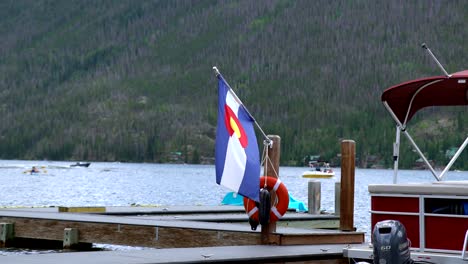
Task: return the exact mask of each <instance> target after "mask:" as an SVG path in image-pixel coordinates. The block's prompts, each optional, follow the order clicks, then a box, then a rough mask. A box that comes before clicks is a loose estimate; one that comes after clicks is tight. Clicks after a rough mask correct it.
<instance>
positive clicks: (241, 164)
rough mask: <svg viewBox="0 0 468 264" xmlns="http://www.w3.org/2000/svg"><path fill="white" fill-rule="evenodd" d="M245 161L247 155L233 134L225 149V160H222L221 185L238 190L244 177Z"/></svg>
mask: <svg viewBox="0 0 468 264" xmlns="http://www.w3.org/2000/svg"><path fill="white" fill-rule="evenodd" d="M246 163H247V155H246V154H245V151H244V149H243V148H242V146H241V144H240V142H239V139H237V137H236V135H235V134H233V135H232V136H231V137H230V138H229V142H228V147H227V150H226V160H225V162H224V170H223V176H222V178H221V185H223V186H226V187H227V188H229V189H231V190H233V191H235V192H238V191H239V188H240V185H241V183H242V180H243V179H244V173H245V164H246Z"/></svg>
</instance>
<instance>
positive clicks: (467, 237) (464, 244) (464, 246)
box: [461, 230, 468, 260]
mask: <svg viewBox="0 0 468 264" xmlns="http://www.w3.org/2000/svg"><path fill="white" fill-rule="evenodd" d="M467 242H468V230H466V233H465V240H464V241H463V248H462V254H461V258H462V260H468V259H467V258H466V254H465V253H466V244H467Z"/></svg>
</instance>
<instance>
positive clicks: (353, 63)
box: [0, 0, 468, 166]
mask: <svg viewBox="0 0 468 264" xmlns="http://www.w3.org/2000/svg"><path fill="white" fill-rule="evenodd" d="M0 10H1V11H0V39H1V42H2V45H0V72H1V75H0V99H1V102H2V104H1V107H0V111H1V112H0V113H1V116H2V118H3V122H1V123H0V135H1V138H0V158H24V159H60V160H64V159H80V160H83V159H85V160H122V161H157V162H167V161H170V160H171V159H174V158H177V159H179V160H181V161H185V162H199V161H200V158H204V157H208V158H209V157H212V156H213V153H214V143H213V142H214V138H215V125H216V115H217V105H216V104H217V102H216V81H215V77H214V75H213V73H212V71H211V68H212V66H214V65H216V66H218V68H219V69H220V70H221V72H222V73H223V75H224V77H225V78H226V80H227V81H228V82H229V83H230V85H231V86H232V87H233V88H234V89H235V91H236V93H237V94H238V95H239V97H240V98H241V99H242V101H243V102H244V103H245V104H246V105H247V107H248V108H249V110H250V112H252V114H253V115H254V116H255V118H256V119H257V121H258V122H259V123H260V124H261V125H262V127H263V129H264V130H265V131H266V132H267V133H269V134H278V135H280V136H281V137H282V142H283V146H282V163H283V164H287V163H288V164H296V163H299V162H300V161H301V160H302V158H303V157H304V156H305V155H308V154H321V155H322V156H323V157H324V158H325V159H331V158H333V157H335V156H336V153H338V152H339V140H340V139H342V138H350V139H354V140H356V142H357V154H358V157H359V158H360V160H361V161H362V162H363V161H364V160H366V157H367V156H374V155H377V156H379V157H390V156H391V142H392V140H393V136H394V127H393V124H392V122H391V119H390V117H389V116H388V114H386V113H385V112H384V110H383V107H382V106H381V103H380V94H381V92H382V91H383V90H384V89H385V88H387V87H389V86H391V85H394V84H397V83H400V82H402V81H406V80H409V79H414V78H419V77H422V76H428V75H434V74H436V75H439V74H440V72H439V70H438V68H437V67H436V66H435V65H434V63H433V62H432V61H431V60H430V58H429V57H428V56H427V54H425V53H424V51H423V50H422V49H420V47H419V46H420V44H421V42H426V43H427V44H428V45H429V47H430V48H431V49H433V51H434V52H435V53H436V55H437V56H439V58H440V59H441V62H442V63H443V64H444V65H445V66H446V68H447V69H448V71H449V72H455V71H459V70H462V69H464V68H466V54H467V51H466V45H465V43H466V40H467V39H468V36H467V35H468V33H467V32H466V30H463V28H464V27H465V25H466V24H467V21H468V17H466V15H465V14H467V13H468V4H467V3H466V2H465V1H447V2H440V1H412V2H406V1H401V2H400V1H390V2H387V1H351V2H347V1H343V2H329V1H305V0H304V1H280V0H278V1H273V0H272V1H208V0H200V1H138V2H135V1H98V2H96V1H35V2H30V1H2V2H1V3H0ZM465 111H466V110H465V109H461V110H450V111H448V112H437V113H436V114H438V115H439V116H440V118H445V117H447V116H449V117H450V116H452V117H458V118H456V120H457V122H458V124H459V125H458V126H455V127H450V128H447V129H449V131H451V132H453V130H454V129H455V130H456V131H457V134H460V133H461V134H463V132H464V129H465V128H464V127H461V125H460V123H463V122H465V121H466V118H465V116H466V115H464V114H463V113H465ZM425 114H426V113H423V115H425ZM432 114H434V113H432V112H431V111H428V113H427V114H426V115H432ZM416 122H418V119H416ZM453 134H455V133H453ZM259 139H260V138H259ZM457 140H458V141H459V140H460V139H459V138H456V137H455V136H453V138H451V139H449V140H448V141H441V140H439V139H434V140H431V141H428V142H425V144H427V146H426V147H427V148H428V149H430V150H431V152H432V154H434V155H439V153H440V151H444V150H445V149H447V148H449V147H451V146H452V145H454V144H455V145H457V144H458V141H457ZM259 142H261V141H259ZM405 151H407V152H408V153H410V152H411V150H410V149H408V150H403V152H405ZM173 152H180V153H181V155H180V156H179V155H178V154H172V155H171V153H173ZM174 155H175V156H174ZM439 156H440V155H439ZM405 159H406V160H405ZM414 159H415V158H414V157H413V156H411V155H407V156H406V157H404V159H403V160H402V164H403V165H404V166H411V163H412V162H413V161H414ZM440 159H443V157H440ZM382 162H383V163H384V164H389V163H390V162H391V160H389V159H387V160H382ZM363 163H365V162H363ZM462 165H463V164H462ZM467 165H468V164H467Z"/></svg>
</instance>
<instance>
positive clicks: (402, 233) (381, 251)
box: [372, 220, 413, 264]
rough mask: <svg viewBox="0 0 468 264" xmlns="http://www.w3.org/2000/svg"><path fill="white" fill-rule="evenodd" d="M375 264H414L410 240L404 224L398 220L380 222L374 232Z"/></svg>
mask: <svg viewBox="0 0 468 264" xmlns="http://www.w3.org/2000/svg"><path fill="white" fill-rule="evenodd" d="M372 241H373V244H374V264H390V263H391V264H412V263H413V260H411V256H410V250H409V247H410V245H409V239H408V237H407V235H406V229H405V226H403V224H401V223H400V222H399V221H396V220H385V221H381V222H378V223H377V224H375V226H374V230H373V231H372Z"/></svg>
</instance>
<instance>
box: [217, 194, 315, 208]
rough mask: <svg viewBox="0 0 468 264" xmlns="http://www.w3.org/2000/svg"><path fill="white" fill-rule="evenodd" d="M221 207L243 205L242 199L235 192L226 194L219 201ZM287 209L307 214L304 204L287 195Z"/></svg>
mask: <svg viewBox="0 0 468 264" xmlns="http://www.w3.org/2000/svg"><path fill="white" fill-rule="evenodd" d="M221 204H222V205H239V206H242V205H244V197H243V196H242V195H240V194H238V193H235V192H228V193H227V194H226V195H225V196H224V198H223V200H222V201H221ZM288 208H289V209H294V210H296V211H298V212H307V208H306V207H305V205H304V203H303V202H301V201H298V200H296V199H295V198H294V197H292V195H291V194H289V207H288Z"/></svg>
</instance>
